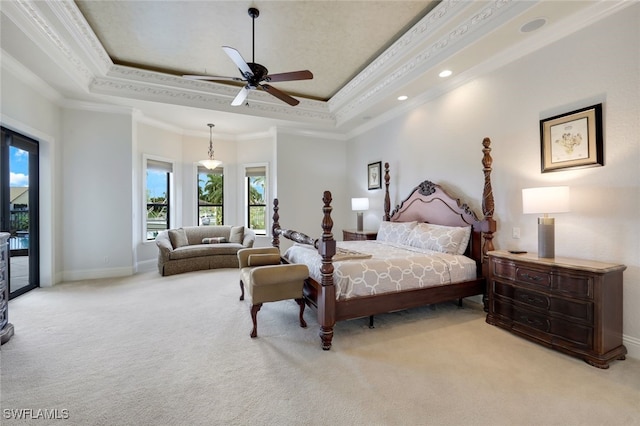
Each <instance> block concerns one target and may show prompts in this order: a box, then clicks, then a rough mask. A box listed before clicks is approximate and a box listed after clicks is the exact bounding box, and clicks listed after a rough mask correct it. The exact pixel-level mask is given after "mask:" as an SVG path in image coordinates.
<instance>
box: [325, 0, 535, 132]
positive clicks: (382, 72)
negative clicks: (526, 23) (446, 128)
mask: <svg viewBox="0 0 640 426" xmlns="http://www.w3.org/2000/svg"><path fill="white" fill-rule="evenodd" d="M534 4H535V2H524V1H516V0H501V1H495V2H464V1H463V2H460V1H457V0H449V1H443V2H442V3H440V4H439V5H438V6H437V7H436V8H434V10H433V12H432V13H430V14H428V15H427V16H425V17H424V18H423V19H422V20H421V21H420V22H418V23H417V24H416V25H415V26H414V27H413V28H412V29H411V30H409V31H408V32H407V33H406V34H405V35H404V36H403V37H401V38H400V39H399V40H398V41H397V42H396V43H394V44H393V45H392V46H390V47H389V48H388V49H387V50H386V51H385V52H383V53H382V54H381V55H380V56H379V57H378V58H377V59H376V60H374V61H373V62H372V63H371V64H370V65H369V66H368V67H367V68H365V69H364V70H363V71H362V72H361V73H360V74H359V75H358V76H356V77H355V78H354V79H353V80H352V81H351V82H350V83H349V84H347V86H346V87H345V91H346V92H345V93H338V94H337V95H336V96H335V101H334V99H333V98H332V99H331V100H330V104H331V106H332V107H333V106H334V102H335V106H337V105H339V107H338V108H337V109H336V110H335V115H336V121H337V125H338V126H340V125H341V124H343V123H345V122H347V121H349V120H351V119H353V118H354V117H356V116H357V115H360V114H362V113H364V112H365V111H366V110H367V108H368V107H369V106H370V105H371V104H374V103H376V102H378V101H380V100H381V97H382V96H385V95H386V94H388V93H389V92H390V91H392V90H394V89H396V88H399V87H401V86H404V85H405V84H407V82H410V81H412V80H414V79H416V78H418V77H419V76H420V75H422V74H425V73H426V72H428V71H429V70H432V69H433V68H434V67H435V66H436V65H438V64H439V63H441V62H442V61H443V60H444V59H446V58H448V57H451V56H453V55H455V54H458V53H459V52H461V51H462V50H463V49H465V48H466V47H468V46H469V45H471V44H473V43H474V42H476V40H477V39H478V38H479V37H480V36H482V35H485V34H487V33H488V32H490V31H492V30H493V29H494V28H495V27H498V26H500V25H501V24H503V23H504V22H506V21H507V20H509V19H510V18H512V17H513V16H516V15H519V14H521V13H522V12H524V11H525V10H527V9H529V8H530V7H532V6H533V5H534ZM479 6H481V8H480V9H478V7H479ZM452 21H460V23H459V24H458V25H457V26H456V27H455V28H453V29H452V30H448V31H447V33H446V34H444V35H438V31H437V30H438V29H439V28H441V27H442V26H444V25H445V24H446V23H448V22H452ZM409 52H415V53H413V54H411V55H410V56H407V53H409ZM364 87H367V90H364ZM358 89H361V92H360V93H359V94H358V95H355V92H356V91H357V90H358ZM349 93H351V94H352V96H348V95H349ZM330 109H331V110H333V108H330Z"/></svg>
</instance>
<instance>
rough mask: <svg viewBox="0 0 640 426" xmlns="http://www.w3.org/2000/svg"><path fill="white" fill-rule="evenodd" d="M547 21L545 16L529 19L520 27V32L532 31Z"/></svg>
mask: <svg viewBox="0 0 640 426" xmlns="http://www.w3.org/2000/svg"><path fill="white" fill-rule="evenodd" d="M546 23H547V19H546V18H537V19H534V20H533V21H529V22H527V23H526V24H524V25H523V26H521V27H520V32H521V33H530V32H532V31H535V30H537V29H539V28H541V27H543V26H544V24H546Z"/></svg>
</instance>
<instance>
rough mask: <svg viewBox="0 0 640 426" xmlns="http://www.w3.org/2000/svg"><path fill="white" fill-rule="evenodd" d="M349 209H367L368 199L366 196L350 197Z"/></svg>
mask: <svg viewBox="0 0 640 426" xmlns="http://www.w3.org/2000/svg"><path fill="white" fill-rule="evenodd" d="M351 210H353V211H364V210H369V199H368V198H352V199H351Z"/></svg>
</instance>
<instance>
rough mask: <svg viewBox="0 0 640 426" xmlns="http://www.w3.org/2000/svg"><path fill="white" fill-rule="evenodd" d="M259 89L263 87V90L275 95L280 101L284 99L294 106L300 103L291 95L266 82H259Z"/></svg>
mask: <svg viewBox="0 0 640 426" xmlns="http://www.w3.org/2000/svg"><path fill="white" fill-rule="evenodd" d="M258 87H260V88H261V89H263V90H264V91H265V92H268V93H270V94H271V95H273V96H275V97H276V98H278V99H280V100H281V101H284V102H286V103H288V104H289V105H291V106H296V105H298V104H299V103H300V101H299V100H297V99H295V98H292V97H291V96H289V95H287V94H286V93H284V92H282V91H280V90H278V89H276V88H275V87H273V86H269V85H268V84H261V85H260V86H258Z"/></svg>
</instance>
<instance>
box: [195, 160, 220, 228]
mask: <svg viewBox="0 0 640 426" xmlns="http://www.w3.org/2000/svg"><path fill="white" fill-rule="evenodd" d="M223 211H224V173H223V169H222V167H217V168H215V169H214V170H209V169H206V168H204V167H198V225H201V226H210V225H222V224H223V223H224V217H223Z"/></svg>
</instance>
